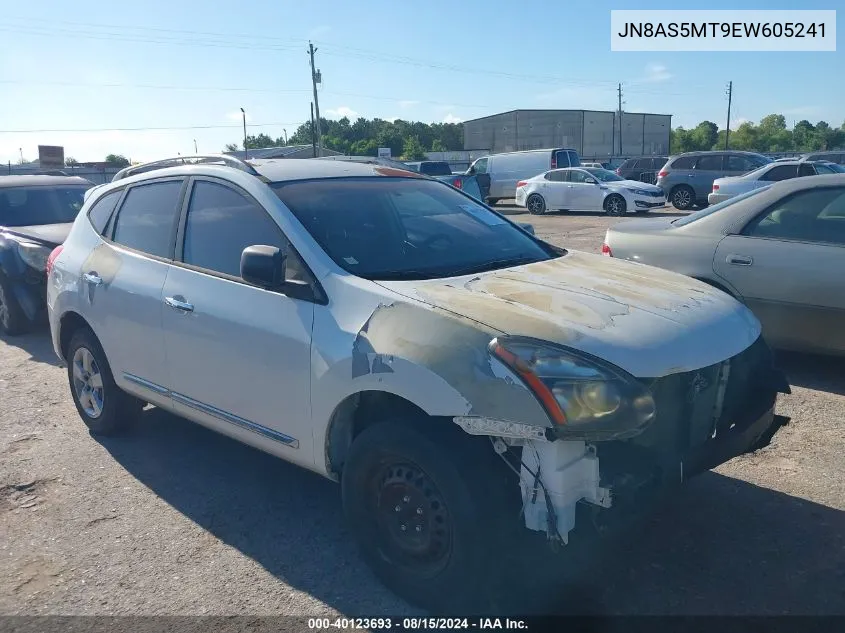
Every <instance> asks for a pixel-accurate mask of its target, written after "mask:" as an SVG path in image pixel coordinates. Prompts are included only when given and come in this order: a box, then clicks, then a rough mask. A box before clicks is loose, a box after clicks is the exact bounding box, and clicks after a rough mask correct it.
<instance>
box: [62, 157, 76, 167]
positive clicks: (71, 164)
mask: <svg viewBox="0 0 845 633" xmlns="http://www.w3.org/2000/svg"><path fill="white" fill-rule="evenodd" d="M78 164H79V161H78V160H76V159H75V158H74V157H73V156H68V157H67V158H65V165H66V166H68V167H74V166H76V165H78Z"/></svg>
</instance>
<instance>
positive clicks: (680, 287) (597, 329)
mask: <svg viewBox="0 0 845 633" xmlns="http://www.w3.org/2000/svg"><path fill="white" fill-rule="evenodd" d="M378 283H379V284H381V285H382V286H384V287H386V288H388V289H390V290H392V291H394V292H396V293H399V294H400V295H403V296H406V297H409V298H413V299H417V300H421V301H423V302H425V303H428V304H429V305H432V306H437V307H439V308H442V309H445V310H448V311H450V312H452V313H454V314H457V315H460V316H463V317H465V318H468V319H471V320H473V321H476V322H477V323H480V324H484V325H486V326H487V327H490V328H494V329H496V330H498V331H501V332H504V333H506V334H512V335H521V336H530V337H534V338H538V339H543V340H547V341H551V342H553V343H558V344H561V345H566V346H568V347H571V348H574V349H578V350H581V351H584V352H587V353H589V354H593V355H595V356H598V357H599V358H602V359H604V360H606V361H608V362H611V363H613V364H615V365H617V366H618V367H620V368H622V369H624V370H625V371H627V372H629V373H631V374H632V375H634V376H637V377H642V378H646V377H649V378H656V377H660V376H665V375H668V374H672V373H677V372H682V371H690V370H693V369H699V368H701V367H706V366H709V365H712V364H714V363H717V362H720V361H722V360H725V359H726V358H729V357H731V356H734V355H735V354H738V353H739V352H741V351H742V350H744V349H745V348H747V347H748V346H749V345H751V344H752V343H753V342H754V341H755V340H756V339H757V338H758V336H759V334H760V324H759V322H758V321H757V319H756V318H755V317H754V316H753V315H752V314H751V312H750V311H749V310H748V309H747V308H746V307H745V306H743V305H742V304H740V303H739V302H737V301H736V300H734V299H733V298H731V297H729V296H728V295H727V294H725V293H723V292H721V291H720V290H717V289H715V288H712V287H710V286H708V285H706V284H704V283H701V282H698V281H696V280H694V279H691V278H689V277H685V276H683V275H679V274H676V273H672V272H668V271H665V270H662V269H659V268H653V267H650V266H645V265H642V264H635V263H631V262H625V261H620V260H614V259H608V258H606V257H601V256H599V255H591V254H587V253H581V252H577V251H569V254H568V255H566V256H564V257H560V258H557V259H553V260H548V261H545V262H538V263H535V264H527V265H524V266H518V267H513V268H506V269H502V270H495V271H490V272H486V273H480V274H476V275H469V276H463V277H454V278H449V279H433V280H421V281H381V282H378Z"/></svg>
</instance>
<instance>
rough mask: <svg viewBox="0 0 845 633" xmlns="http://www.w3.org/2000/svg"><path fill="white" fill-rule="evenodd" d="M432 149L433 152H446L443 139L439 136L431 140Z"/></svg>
mask: <svg viewBox="0 0 845 633" xmlns="http://www.w3.org/2000/svg"><path fill="white" fill-rule="evenodd" d="M431 151H432V152H445V151H446V147H445V146H444V145H443V141H441V140H440V139H439V138H436V139H434V140H433V141H432V142H431Z"/></svg>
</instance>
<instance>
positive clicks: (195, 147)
mask: <svg viewBox="0 0 845 633" xmlns="http://www.w3.org/2000/svg"><path fill="white" fill-rule="evenodd" d="M194 154H199V152H198V151H197V139H194Z"/></svg>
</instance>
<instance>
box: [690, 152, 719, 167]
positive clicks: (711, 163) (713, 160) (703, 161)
mask: <svg viewBox="0 0 845 633" xmlns="http://www.w3.org/2000/svg"><path fill="white" fill-rule="evenodd" d="M723 158H724V156H723V155H722V154H707V155H705V156H702V157H700V158H699V159H698V162H697V163H696V164H695V168H696V169H698V170H700V171H722V170H723V164H724V160H723Z"/></svg>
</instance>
